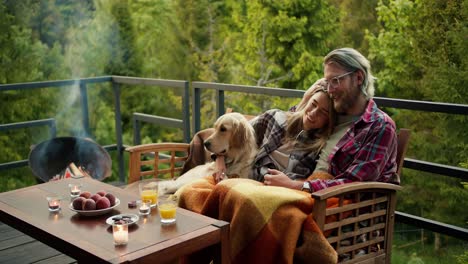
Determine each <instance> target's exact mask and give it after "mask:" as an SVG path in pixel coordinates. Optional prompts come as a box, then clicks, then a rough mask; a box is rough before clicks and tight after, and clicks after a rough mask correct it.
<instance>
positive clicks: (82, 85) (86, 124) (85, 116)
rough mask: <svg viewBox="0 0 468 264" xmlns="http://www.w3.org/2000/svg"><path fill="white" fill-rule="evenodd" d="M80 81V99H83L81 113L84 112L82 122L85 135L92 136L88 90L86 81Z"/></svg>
mask: <svg viewBox="0 0 468 264" xmlns="http://www.w3.org/2000/svg"><path fill="white" fill-rule="evenodd" d="M79 83H80V99H81V113H82V118H83V120H82V122H83V129H84V131H85V135H86V136H87V137H89V136H91V131H90V129H89V112H88V91H87V89H86V83H84V82H82V81H81V80H80V81H79Z"/></svg>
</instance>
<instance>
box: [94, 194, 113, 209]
mask: <svg viewBox="0 0 468 264" xmlns="http://www.w3.org/2000/svg"><path fill="white" fill-rule="evenodd" d="M93 202H94V201H93ZM110 206H111V205H110V201H109V199H107V197H101V198H99V200H98V201H97V202H96V209H97V210H100V209H106V208H109V207H110Z"/></svg>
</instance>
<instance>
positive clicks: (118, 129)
mask: <svg viewBox="0 0 468 264" xmlns="http://www.w3.org/2000/svg"><path fill="white" fill-rule="evenodd" d="M112 88H113V90H114V100H115V136H116V138H117V157H118V160H119V180H120V181H121V182H125V174H124V158H123V151H124V149H123V139H122V118H121V114H120V85H119V84H118V83H116V82H112Z"/></svg>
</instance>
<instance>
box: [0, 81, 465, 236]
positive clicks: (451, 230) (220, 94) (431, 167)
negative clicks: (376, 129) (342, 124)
mask: <svg viewBox="0 0 468 264" xmlns="http://www.w3.org/2000/svg"><path fill="white" fill-rule="evenodd" d="M105 82H111V83H112V88H113V92H114V112H115V126H116V139H117V143H116V144H113V145H109V146H104V148H105V149H106V150H108V151H114V150H117V152H118V163H119V165H118V166H119V179H120V181H122V182H125V175H126V174H125V170H124V166H125V165H124V160H123V151H124V145H123V139H122V123H121V110H120V92H121V85H122V84H126V85H149V86H162V87H168V88H174V89H182V93H181V96H182V100H181V101H182V108H181V109H182V111H183V113H182V116H183V118H182V119H181V120H179V119H172V118H168V117H162V116H157V115H149V114H143V113H133V120H132V122H133V128H134V144H139V143H140V123H141V122H150V123H155V124H158V125H163V126H169V127H176V128H181V129H183V131H184V141H185V142H189V141H190V138H191V135H192V133H191V129H190V101H189V99H190V98H189V82H188V81H175V80H159V79H147V78H133V77H121V76H105V77H96V78H86V79H77V80H63V81H51V82H35V83H20V84H7V85H0V92H3V91H9V90H22V89H37V88H46V87H60V88H66V87H67V86H71V85H76V84H77V83H78V84H79V87H80V98H81V106H82V125H83V128H84V130H85V131H86V132H89V113H88V99H87V98H88V96H87V84H90V83H105ZM191 85H192V102H191V103H192V121H193V124H192V128H193V130H192V131H193V134H194V133H195V132H197V131H199V130H200V127H201V114H200V113H201V112H200V109H201V93H202V90H214V91H215V92H216V114H217V116H220V115H222V114H224V112H225V104H224V99H225V98H224V95H225V92H241V93H246V94H263V95H269V96H281V97H288V98H301V97H302V96H303V94H304V92H305V91H302V90H290V89H281V88H267V87H258V86H245V85H231V84H219V83H206V82H192V83H191ZM374 99H375V101H376V102H377V104H378V105H379V106H380V107H391V108H398V109H408V110H416V111H425V112H436V113H448V114H458V115H465V116H466V115H468V105H461V104H448V103H437V102H426V101H415V100H403V99H391V98H381V97H376V98H374ZM47 120H49V119H47ZM43 122H45V123H43ZM47 122H52V121H44V120H36V121H29V122H19V123H15V124H0V131H2V130H8V129H14V128H19V127H27V126H37V125H44V124H46V123H47ZM52 127H53V129H52ZM55 129H56V128H55V125H54V126H51V131H52V130H53V133H52V132H51V134H52V135H54V133H55ZM22 166H27V161H25V160H23V161H13V162H8V163H3V164H0V170H2V169H11V168H14V167H22ZM403 166H404V167H405V168H409V169H413V170H418V171H424V172H430V173H437V174H440V175H444V176H449V177H456V178H459V179H462V180H464V181H468V170H467V169H463V168H459V167H454V166H447V165H443V164H437V163H431V162H426V161H421V160H416V159H410V158H405V160H404V164H403ZM396 221H397V222H401V223H406V224H410V225H415V226H418V227H421V228H425V229H428V230H431V231H434V232H438V233H443V234H447V235H450V236H453V237H456V238H460V239H464V240H468V230H467V229H465V228H461V227H457V226H453V225H448V224H444V223H441V222H437V221H433V220H431V219H425V218H422V217H418V216H414V215H410V214H406V213H402V212H397V213H396Z"/></svg>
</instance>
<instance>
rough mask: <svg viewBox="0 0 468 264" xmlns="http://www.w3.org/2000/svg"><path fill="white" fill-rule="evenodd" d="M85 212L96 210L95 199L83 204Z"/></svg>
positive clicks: (87, 200)
mask: <svg viewBox="0 0 468 264" xmlns="http://www.w3.org/2000/svg"><path fill="white" fill-rule="evenodd" d="M83 210H84V211H91V210H96V202H95V201H94V200H93V199H86V200H85V201H84V202H83Z"/></svg>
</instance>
